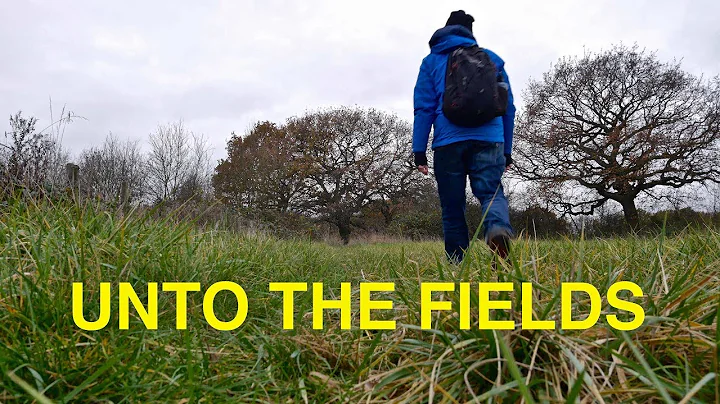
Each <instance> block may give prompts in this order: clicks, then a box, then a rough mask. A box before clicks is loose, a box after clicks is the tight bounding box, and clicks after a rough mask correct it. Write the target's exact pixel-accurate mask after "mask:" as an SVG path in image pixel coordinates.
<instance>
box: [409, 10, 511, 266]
mask: <svg viewBox="0 0 720 404" xmlns="http://www.w3.org/2000/svg"><path fill="white" fill-rule="evenodd" d="M473 21H474V19H473V17H472V16H471V15H469V14H466V13H465V12H464V11H462V10H459V11H454V12H452V13H451V14H450V18H449V19H448V21H447V24H446V25H445V27H443V28H441V29H439V30H437V31H436V32H435V34H434V35H433V36H432V38H431V39H430V49H431V51H430V55H428V56H427V57H425V59H423V61H422V64H421V66H420V74H419V75H418V79H417V84H416V85H415V97H414V103H415V121H414V126H413V153H414V156H415V165H416V166H417V169H418V170H419V171H420V172H421V173H423V174H425V175H427V174H428V163H427V157H426V154H425V153H426V150H427V143H428V138H429V137H430V129H431V128H434V132H433V141H432V149H433V152H434V155H433V156H434V164H435V179H436V181H437V186H438V194H439V196H440V205H441V206H442V221H443V233H444V235H445V252H446V253H447V255H448V257H449V258H450V260H452V261H453V262H456V263H459V262H460V261H462V259H463V256H464V253H465V250H466V249H467V248H468V245H469V242H470V240H469V233H468V227H467V223H466V221H465V198H466V197H465V186H466V182H467V177H470V187H471V189H472V192H473V194H474V195H475V197H477V198H478V199H479V200H480V203H481V205H482V209H483V214H484V216H485V219H484V222H483V234H484V237H485V241H486V242H487V243H488V245H489V246H490V248H491V249H492V250H493V251H494V252H495V253H496V254H497V255H498V256H500V257H502V258H506V257H507V255H508V252H509V248H510V237H511V236H512V228H511V227H510V219H509V212H508V202H507V199H506V198H505V194H504V192H503V187H502V183H501V181H500V179H501V177H502V175H503V172H504V171H505V169H506V168H507V166H509V165H510V164H512V158H511V157H510V155H511V150H512V138H513V127H514V121H515V106H514V103H513V96H512V90H509V91H508V106H507V110H506V113H505V115H503V116H498V117H496V118H494V119H493V120H491V121H490V122H488V123H486V124H484V125H482V126H480V127H476V128H466V127H460V126H457V125H454V124H453V123H451V122H450V121H449V120H448V119H447V118H446V117H445V116H444V115H443V112H442V105H443V92H444V89H445V72H446V68H447V61H448V54H449V53H452V51H454V50H455V49H457V48H458V47H468V46H472V45H476V44H477V43H476V41H475V37H474V36H473V33H472V23H473ZM484 50H485V52H487V54H488V56H489V57H490V60H491V61H492V62H493V63H494V64H495V66H496V67H497V69H498V72H499V73H500V75H501V76H502V80H503V81H504V82H505V83H507V85H508V89H509V85H510V82H509V80H508V76H507V74H506V73H505V69H504V65H505V62H503V60H502V59H500V57H499V56H497V55H496V54H495V53H493V52H491V51H489V50H487V49H484Z"/></svg>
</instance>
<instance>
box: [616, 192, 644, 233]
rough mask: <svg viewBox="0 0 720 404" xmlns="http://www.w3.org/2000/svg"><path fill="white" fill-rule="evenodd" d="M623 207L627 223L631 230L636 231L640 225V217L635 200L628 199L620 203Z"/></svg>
mask: <svg viewBox="0 0 720 404" xmlns="http://www.w3.org/2000/svg"><path fill="white" fill-rule="evenodd" d="M620 204H621V205H622V207H623V213H624V214H625V221H626V222H627V224H628V226H630V228H631V229H633V230H636V229H637V228H638V226H639V225H640V216H639V215H638V210H637V207H636V206H635V198H627V199H625V200H622V201H620Z"/></svg>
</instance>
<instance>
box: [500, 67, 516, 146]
mask: <svg viewBox="0 0 720 404" xmlns="http://www.w3.org/2000/svg"><path fill="white" fill-rule="evenodd" d="M500 74H501V75H502V79H503V81H505V82H506V83H507V85H508V106H507V111H506V112H505V115H503V117H502V121H503V136H504V138H505V146H504V154H512V143H513V132H514V130H515V100H514V99H513V93H512V86H511V85H510V79H509V78H508V75H507V73H506V72H505V66H504V64H503V67H502V68H501V69H500Z"/></svg>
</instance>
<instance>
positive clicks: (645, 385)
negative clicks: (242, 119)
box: [0, 200, 720, 403]
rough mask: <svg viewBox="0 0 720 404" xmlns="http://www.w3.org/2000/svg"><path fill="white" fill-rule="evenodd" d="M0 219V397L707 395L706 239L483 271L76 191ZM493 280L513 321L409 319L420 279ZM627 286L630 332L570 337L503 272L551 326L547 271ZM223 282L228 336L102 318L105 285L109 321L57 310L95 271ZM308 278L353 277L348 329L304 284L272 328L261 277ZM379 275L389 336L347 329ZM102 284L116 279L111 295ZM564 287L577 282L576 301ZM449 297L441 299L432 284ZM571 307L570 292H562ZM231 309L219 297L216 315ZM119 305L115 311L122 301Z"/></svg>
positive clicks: (582, 248) (165, 301)
mask: <svg viewBox="0 0 720 404" xmlns="http://www.w3.org/2000/svg"><path fill="white" fill-rule="evenodd" d="M2 209H3V210H2V212H1V213H0V402H25V401H33V400H34V401H36V402H54V401H59V402H66V401H72V400H76V401H84V402H97V401H105V402H116V403H117V402H152V401H163V402H164V401H181V400H183V402H186V401H185V400H187V401H197V400H200V399H204V400H205V401H207V402H223V401H240V402H252V401H259V402H288V401H295V402H371V403H372V402H378V403H379V402H435V403H439V402H447V403H455V402H468V401H473V402H500V401H502V402H526V403H532V402H541V403H542V402H607V403H611V402H612V403H614V402H637V403H641V402H680V401H682V402H695V403H700V402H718V400H719V398H718V397H720V394H719V393H718V389H719V386H720V382H719V381H718V376H717V375H718V338H719V337H718V335H720V333H718V327H719V326H718V324H719V323H720V321H718V320H719V319H718V317H719V316H720V312H719V311H718V305H719V304H720V274H719V272H718V268H720V234H719V233H717V232H714V231H712V230H707V231H704V232H692V233H690V232H688V233H685V234H683V235H682V236H678V237H673V238H667V239H666V238H663V237H660V238H656V239H642V238H626V239H613V240H564V241H536V240H519V241H518V242H516V243H515V245H514V251H513V256H512V260H511V261H510V262H507V263H503V265H502V267H501V268H500V270H498V271H493V270H492V257H491V255H490V253H489V251H488V250H487V248H486V247H484V246H482V245H480V244H478V245H475V246H473V247H472V249H471V251H470V252H469V253H468V255H467V258H466V260H465V262H463V264H462V265H460V266H454V265H451V264H448V263H446V262H445V261H444V260H443V259H442V254H443V252H442V245H441V244H440V243H437V242H432V243H430V242H429V243H385V244H381V243H377V244H356V245H351V246H349V247H333V246H328V245H325V244H319V243H311V242H305V241H278V240H275V239H272V238H268V237H263V236H260V235H253V236H242V235H237V234H229V233H223V232H217V231H202V230H198V228H197V227H196V226H193V224H192V223H188V222H181V221H175V220H173V219H172V218H167V219H165V220H155V219H150V216H149V214H148V215H133V214H131V215H129V216H127V217H125V218H123V217H122V216H119V215H115V214H114V213H108V212H104V211H103V210H102V209H100V208H98V207H96V206H93V205H91V204H87V205H83V206H75V205H65V204H62V205H53V204H52V203H51V202H49V201H27V200H14V201H11V202H10V203H9V204H8V205H6V206H4V207H3V208H2ZM438 280H444V281H450V282H460V281H470V282H473V284H476V283H477V282H483V281H487V282H495V281H498V280H499V281H507V282H514V283H515V284H516V287H515V290H516V292H513V293H506V294H502V295H501V297H505V298H507V299H509V300H511V301H512V305H513V310H510V311H495V312H494V314H493V315H494V316H495V319H497V320H502V319H510V320H513V321H514V322H515V323H516V324H517V325H518V326H517V327H516V328H515V330H507V331H499V330H496V331H492V330H479V329H477V315H476V313H477V310H473V311H472V313H473V317H472V321H473V324H474V327H471V329H470V330H462V329H460V327H459V322H458V321H457V315H456V314H453V313H452V312H441V313H437V314H436V315H435V316H434V327H433V329H432V330H421V329H420V327H419V324H420V321H419V316H420V314H419V313H420V308H419V296H420V292H419V288H420V286H419V285H420V282H423V281H438ZM620 280H629V281H633V282H635V283H637V284H638V285H640V286H641V288H642V290H643V291H644V294H645V296H644V297H643V298H642V299H639V300H638V303H640V304H641V305H642V306H643V307H644V309H645V312H646V319H645V322H644V324H643V325H642V327H640V328H639V329H637V330H635V331H631V332H620V331H617V330H614V329H612V328H611V327H609V326H608V325H607V323H606V322H605V321H604V314H608V313H611V312H613V309H612V308H611V307H610V306H608V305H607V302H605V301H603V309H602V313H603V316H601V320H600V322H599V323H598V324H597V325H596V326H595V327H592V328H590V329H588V330H584V331H562V330H550V331H532V330H521V329H520V327H519V324H520V309H521V300H520V293H519V290H520V286H519V284H520V283H521V282H532V283H533V285H534V290H535V292H534V295H535V296H534V306H533V309H534V312H535V315H534V317H536V318H538V319H557V318H558V316H559V313H560V299H559V296H560V292H559V291H560V283H561V282H567V281H582V282H589V283H591V284H593V285H595V286H596V287H597V288H598V289H599V290H600V292H601V295H603V296H604V294H605V291H606V290H607V288H608V287H609V286H610V285H611V284H612V283H614V282H617V281H620ZM170 281H179V282H200V283H201V284H202V287H203V290H204V289H205V288H207V287H208V286H209V285H211V284H212V283H215V282H219V281H233V282H236V283H238V284H240V285H241V286H242V287H243V288H244V289H245V291H246V292H247V295H248V298H249V300H250V310H249V314H248V319H247V320H246V322H245V323H244V324H243V325H242V326H241V327H240V328H238V329H237V330H234V331H229V332H228V331H217V330H214V329H213V328H211V327H210V326H208V324H207V323H206V321H205V320H204V317H203V311H202V293H191V294H190V295H189V301H188V329H187V330H175V329H174V328H175V301H174V295H173V294H168V293H162V292H160V294H159V311H160V316H159V317H160V322H159V328H158V330H145V328H144V326H143V324H142V322H141V321H140V319H139V318H138V317H137V316H132V318H131V322H130V329H129V330H120V329H119V327H118V317H117V298H116V292H114V297H113V309H112V316H111V321H110V325H109V326H108V327H106V328H105V329H103V330H100V331H95V332H86V331H82V330H80V329H79V328H78V327H76V326H75V324H74V323H73V320H72V315H71V313H72V307H71V303H72V302H71V289H72V288H71V284H72V282H83V283H84V285H85V298H84V301H85V316H86V318H88V319H94V318H97V315H98V313H99V304H98V293H99V283H100V282H111V283H113V285H117V283H118V282H131V283H132V284H133V286H134V288H135V290H136V291H137V292H138V294H139V295H140V298H141V300H142V301H145V299H146V298H147V296H146V290H147V283H148V282H170ZM282 281H296V282H317V281H322V282H324V283H325V287H326V293H325V294H326V297H327V298H330V297H335V298H336V297H337V296H338V295H339V289H340V288H339V284H340V282H353V285H354V287H353V299H354V306H353V309H354V310H353V316H352V317H353V329H351V330H341V329H340V322H339V315H338V312H337V311H329V312H328V313H327V314H326V316H325V329H324V330H313V329H312V325H311V319H312V315H311V311H312V306H311V304H312V293H310V292H306V293H300V294H298V295H297V297H296V300H295V307H296V316H295V329H294V330H283V329H282V313H281V308H282V297H281V295H280V294H278V293H270V292H268V283H269V282H282ZM361 281H387V282H394V283H395V285H396V291H395V292H394V293H389V294H387V295H386V298H388V299H393V300H394V301H395V311H394V312H393V313H394V314H393V316H392V317H393V318H394V319H395V320H396V321H397V322H398V327H397V329H395V330H391V331H382V332H381V331H375V332H371V331H362V330H359V329H358V313H357V307H358V306H357V284H358V282H361ZM113 290H115V288H113ZM578 296H582V295H578ZM443 298H445V299H447V300H452V301H454V302H455V304H457V303H458V300H457V299H458V298H457V296H456V295H455V294H453V293H447V294H445V295H444V296H443ZM573 308H574V311H575V312H576V313H583V312H587V310H588V302H587V301H585V300H582V299H580V300H576V301H574V306H573ZM236 309H237V305H236V302H235V300H234V298H231V295H230V294H227V295H225V294H221V295H218V298H217V299H216V301H215V310H216V313H217V315H218V317H219V318H230V317H232V316H233V315H234V313H235V311H236ZM131 313H133V311H132V310H131ZM578 316H582V314H578Z"/></svg>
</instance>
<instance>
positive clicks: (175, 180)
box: [146, 121, 210, 203]
mask: <svg viewBox="0 0 720 404" xmlns="http://www.w3.org/2000/svg"><path fill="white" fill-rule="evenodd" d="M150 147H151V150H150V153H149V154H148V156H147V158H146V173H147V178H146V180H147V182H146V186H147V188H146V189H147V195H148V197H149V198H150V199H151V201H152V202H153V203H160V202H166V201H176V200H179V199H180V198H181V197H187V194H188V192H190V193H191V194H192V195H195V194H197V193H198V192H205V191H206V188H202V187H205V186H206V185H207V184H208V181H209V175H210V170H209V150H208V147H207V142H206V141H205V139H204V138H203V137H202V136H198V135H195V134H194V133H192V132H190V131H189V130H187V129H186V128H185V126H184V125H183V123H182V121H179V122H175V123H171V124H169V125H159V126H158V128H157V130H156V131H155V133H153V134H151V135H150ZM188 189H190V191H188Z"/></svg>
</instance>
